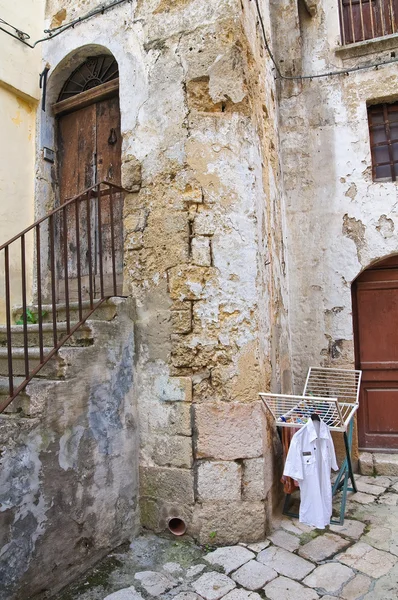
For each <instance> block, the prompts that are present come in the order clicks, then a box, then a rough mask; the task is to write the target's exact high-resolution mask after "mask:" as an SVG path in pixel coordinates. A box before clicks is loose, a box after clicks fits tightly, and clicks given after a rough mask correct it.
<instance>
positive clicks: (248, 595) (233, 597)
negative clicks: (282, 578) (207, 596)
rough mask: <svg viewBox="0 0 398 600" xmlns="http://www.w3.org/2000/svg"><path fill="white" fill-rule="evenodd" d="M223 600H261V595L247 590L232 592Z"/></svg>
mask: <svg viewBox="0 0 398 600" xmlns="http://www.w3.org/2000/svg"><path fill="white" fill-rule="evenodd" d="M223 600H261V596H260V594H257V592H248V591H247V590H242V589H239V590H232V592H229V593H228V594H227V595H226V596H224V598H223Z"/></svg>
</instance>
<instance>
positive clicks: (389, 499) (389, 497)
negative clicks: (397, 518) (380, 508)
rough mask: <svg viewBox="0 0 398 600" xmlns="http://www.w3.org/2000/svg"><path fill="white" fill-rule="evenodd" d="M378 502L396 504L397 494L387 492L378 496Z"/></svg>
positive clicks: (389, 504)
mask: <svg viewBox="0 0 398 600" xmlns="http://www.w3.org/2000/svg"><path fill="white" fill-rule="evenodd" d="M378 503H379V504H387V505H388V506H397V503H398V494H393V493H387V494H383V495H382V496H379V499H378Z"/></svg>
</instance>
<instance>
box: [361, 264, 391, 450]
mask: <svg viewBox="0 0 398 600" xmlns="http://www.w3.org/2000/svg"><path fill="white" fill-rule="evenodd" d="M395 261H396V259H395ZM389 262H390V264H391V262H392V261H391V260H390V261H389ZM382 266H383V264H381V265H380V267H377V268H374V269H369V270H367V271H365V272H364V273H362V275H361V276H360V277H359V278H358V279H357V280H356V282H355V283H354V286H353V306H354V324H355V336H356V339H355V342H356V361H357V367H358V368H360V369H362V371H363V376H362V385H361V393H360V405H359V413H358V435H359V445H360V447H361V448H364V449H384V450H388V449H390V450H392V449H398V266H392V267H389V266H388V262H387V263H384V267H385V268H382Z"/></svg>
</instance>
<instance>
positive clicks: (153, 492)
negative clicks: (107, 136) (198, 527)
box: [140, 467, 194, 504]
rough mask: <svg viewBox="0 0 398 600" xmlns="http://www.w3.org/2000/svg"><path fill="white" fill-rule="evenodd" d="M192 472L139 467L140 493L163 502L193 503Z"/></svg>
mask: <svg viewBox="0 0 398 600" xmlns="http://www.w3.org/2000/svg"><path fill="white" fill-rule="evenodd" d="M193 485H194V481H193V473H192V471H191V470H189V469H172V468H167V467H141V468H140V494H141V496H145V497H149V498H161V499H162V500H163V501H164V502H172V503H176V502H180V503H182V504H193V503H194V492H193Z"/></svg>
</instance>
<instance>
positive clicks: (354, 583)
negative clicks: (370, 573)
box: [341, 574, 372, 600]
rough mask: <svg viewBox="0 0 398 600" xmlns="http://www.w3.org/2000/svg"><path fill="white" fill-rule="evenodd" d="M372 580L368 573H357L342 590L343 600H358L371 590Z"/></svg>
mask: <svg viewBox="0 0 398 600" xmlns="http://www.w3.org/2000/svg"><path fill="white" fill-rule="evenodd" d="M371 583H372V580H371V579H370V578H369V577H367V576H366V575H361V574H359V575H355V577H354V579H351V581H350V582H349V583H347V585H345V586H344V588H343V591H342V592H341V597H342V598H343V600H358V598H361V597H362V596H363V595H364V594H366V592H367V591H368V590H369V588H370V585H371Z"/></svg>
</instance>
